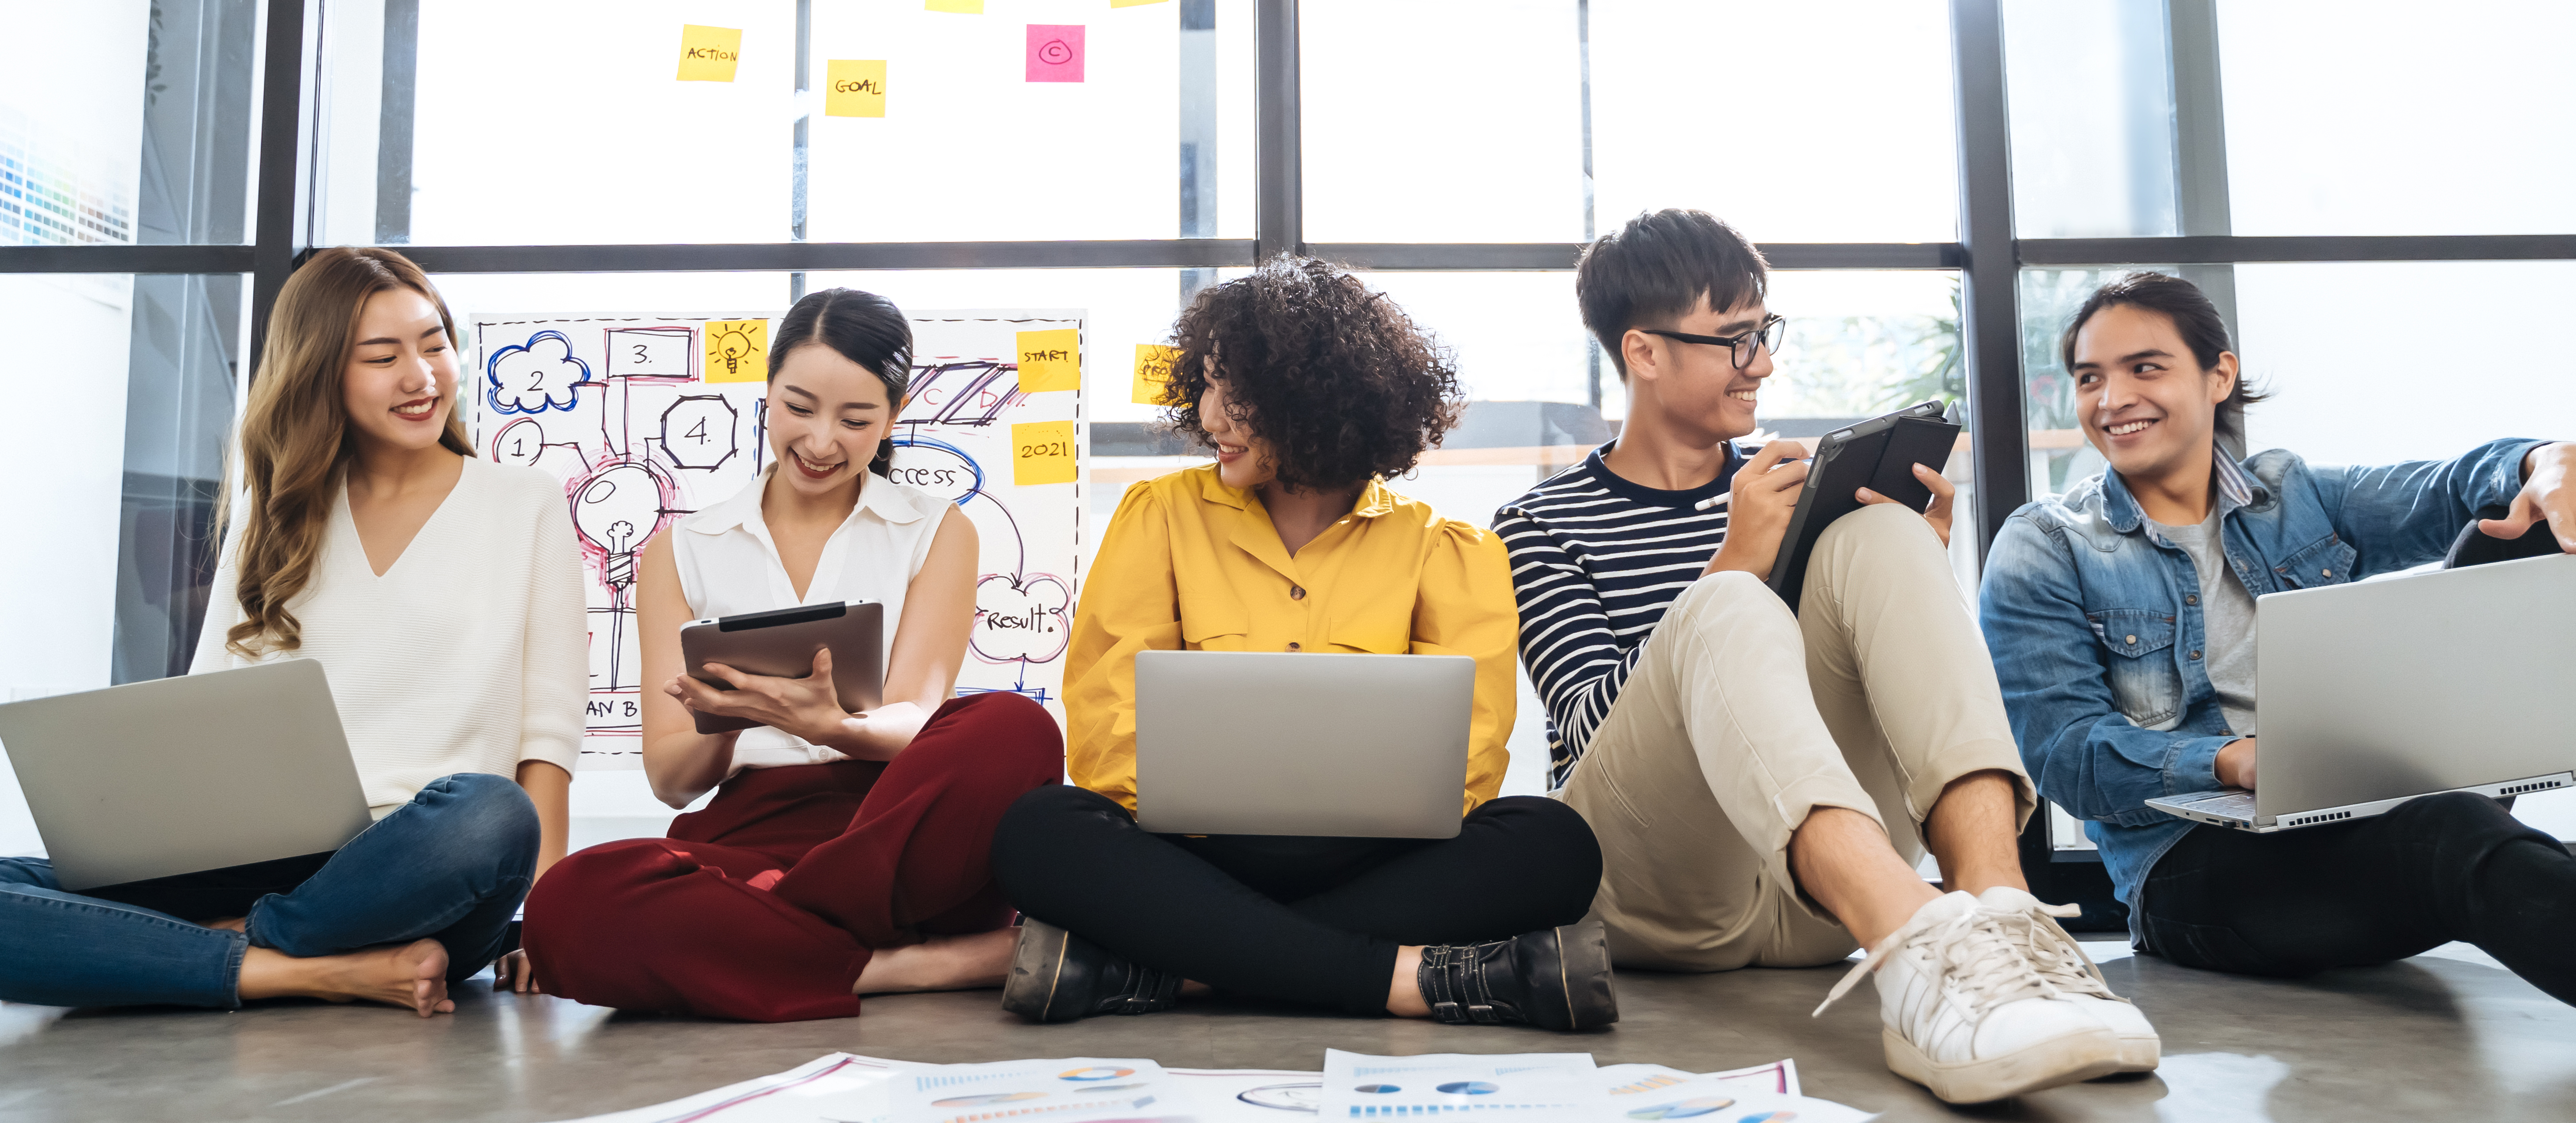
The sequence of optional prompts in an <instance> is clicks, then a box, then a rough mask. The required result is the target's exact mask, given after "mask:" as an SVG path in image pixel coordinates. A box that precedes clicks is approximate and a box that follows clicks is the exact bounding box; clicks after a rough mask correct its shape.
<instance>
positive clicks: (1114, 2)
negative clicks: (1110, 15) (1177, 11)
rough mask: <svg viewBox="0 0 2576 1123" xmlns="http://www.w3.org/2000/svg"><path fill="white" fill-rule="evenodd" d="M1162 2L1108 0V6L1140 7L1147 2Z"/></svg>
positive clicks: (1154, 0)
mask: <svg viewBox="0 0 2576 1123" xmlns="http://www.w3.org/2000/svg"><path fill="white" fill-rule="evenodd" d="M1162 2H1163V0H1109V6H1110V7H1112V8H1140V7H1143V6H1145V5H1147V4H1160V3H1162Z"/></svg>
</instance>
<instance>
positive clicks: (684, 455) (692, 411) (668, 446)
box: [661, 394, 742, 471]
mask: <svg viewBox="0 0 2576 1123" xmlns="http://www.w3.org/2000/svg"><path fill="white" fill-rule="evenodd" d="M741 420H742V417H741V415H740V414H737V413H735V412H734V408H733V403H732V402H728V401H726V400H724V396H723V395H720V394H684V395H682V396H681V397H680V400H679V401H676V402H673V403H671V408H669V409H666V410H663V411H662V438H661V440H662V455H664V456H665V457H668V458H669V459H670V461H671V463H672V464H674V465H677V466H679V467H682V468H697V469H701V470H704V471H713V470H715V469H717V468H720V467H723V466H724V462H725V461H727V460H731V459H733V454H734V453H735V452H736V451H738V446H737V445H736V443H735V441H734V431H735V429H736V427H737V426H738V425H739V424H740V422H741Z"/></svg>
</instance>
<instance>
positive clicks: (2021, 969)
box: [1808, 905, 2125, 1018]
mask: <svg viewBox="0 0 2576 1123" xmlns="http://www.w3.org/2000/svg"><path fill="white" fill-rule="evenodd" d="M2079 911H2081V910H2079V909H2077V908H2076V907H2075V906H2073V905H2041V906H2039V908H2038V909H2037V910H2031V911H2023V910H2002V909H1990V908H1985V907H1983V906H1979V907H1977V908H1974V909H1970V910H1968V911H1966V912H1963V913H1960V914H1958V915H1956V916H1951V917H1948V918H1945V919H1939V920H1923V919H1921V918H1919V917H1918V918H1917V919H1914V920H1910V921H1907V922H1906V924H1905V927H1903V928H1899V929H1897V930H1896V932H1895V934H1893V935H1891V936H1889V937H1888V938H1886V939H1884V940H1881V941H1879V944H1878V948H1877V949H1876V950H1874V951H1872V952H1870V953H1869V955H1868V957H1867V958H1864V959H1862V960H1861V961H1860V963H1859V964H1858V965H1857V966H1854V967H1853V968H1852V969H1851V971H1850V973H1849V974H1846V975H1844V976H1843V978H1842V981H1841V982H1839V983H1836V984H1834V989H1833V992H1832V993H1830V994H1827V995H1826V996H1825V1000H1824V1002H1822V1003H1821V1004H1819V1005H1817V1007H1816V1010H1815V1013H1814V1014H1810V1015H1808V1016H1809V1017H1816V1016H1818V1015H1821V1014H1823V1013H1824V1012H1825V1010H1826V1008H1827V1007H1830V1006H1832V1005H1833V1004H1834V1003H1835V1002H1837V1001H1840V1000H1841V999H1842V996H1844V995H1846V994H1849V993H1851V989H1852V988H1853V987H1855V986H1858V985H1860V981H1861V979H1862V978H1863V977H1865V976H1867V975H1869V974H1870V973H1871V972H1874V971H1876V970H1878V969H1879V968H1880V967H1881V966H1884V965H1885V964H1886V963H1887V961H1888V959H1889V958H1890V957H1891V956H1894V955H1895V954H1896V953H1897V952H1898V951H1899V950H1901V949H1905V948H1910V947H1915V946H1918V945H1921V946H1925V947H1926V948H1927V950H1928V952H1929V954H1930V956H1931V959H1932V964H1933V966H1934V968H1935V969H1936V970H1937V971H1938V972H1939V974H1940V975H1941V976H1942V979H1940V980H1936V981H1935V982H1934V985H1935V986H1936V987H1939V988H1940V989H1943V990H1947V991H1950V992H1952V993H1955V994H1957V995H1958V996H1959V997H1960V998H1961V999H1962V1000H1964V1001H1965V1002H1966V1004H1967V1006H1968V1010H1969V1013H1970V1014H1972V1015H1974V1016H1975V1017H1977V1018H1983V1017H1984V1016H1985V1012H1986V1011H1988V1010H1991V1009H1994V1008H1995V1007H1997V1006H2001V1005H2003V1004H2005V1003H2008V1002H2018V1001H2020V1000H2022V999H2025V998H2059V997H2067V996H2071V995H2078V994H2095V995H2100V996H2101V997H2105V998H2118V997H2119V996H2117V995H2114V994H2112V993H2111V988H2110V986H2109V984H2107V983H2105V982H2104V981H2103V980H2102V977H2101V972H2100V970H2099V969H2098V968H2095V967H2094V966H2093V961H2092V959H2090V958H2089V957H2087V956H2085V954H2084V949H2083V948H2082V947H2080V946H2077V945H2076V944H2075V943H2074V941H2073V940H2072V939H2071V938H2069V937H2068V936H2067V935H2066V934H2065V932H2064V931H2063V930H2061V929H2059V928H2058V927H2057V925H2056V924H2055V923H2053V922H2049V921H2046V920H2045V919H2043V918H2042V916H2040V915H2038V914H2040V913H2044V914H2045V915H2047V916H2074V915H2076V914H2077V913H2078V912H2079ZM2042 929H2045V933H2043V932H2042ZM2077 962H2081V963H2082V967H2080V968H2078V967H2077V966H2075V964H2076V963H2077ZM2123 1001H2125V1000H2123Z"/></svg>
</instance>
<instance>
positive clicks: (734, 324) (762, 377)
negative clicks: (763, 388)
mask: <svg viewBox="0 0 2576 1123" xmlns="http://www.w3.org/2000/svg"><path fill="white" fill-rule="evenodd" d="M706 333H707V355H706V362H705V364H704V365H702V366H700V367H699V368H698V369H700V370H703V371H705V372H706V380H707V381H709V382H766V381H768V379H769V321H767V320H709V321H707V326H706Z"/></svg>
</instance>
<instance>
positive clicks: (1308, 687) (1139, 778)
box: [1136, 651, 1476, 838]
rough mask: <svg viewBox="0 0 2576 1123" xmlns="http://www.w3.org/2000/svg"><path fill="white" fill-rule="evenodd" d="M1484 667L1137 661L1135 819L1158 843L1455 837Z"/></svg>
mask: <svg viewBox="0 0 2576 1123" xmlns="http://www.w3.org/2000/svg"><path fill="white" fill-rule="evenodd" d="M1475 696H1476V661H1475V660H1473V659H1470V658H1468V657H1466V656H1464V655H1327V654H1320V653H1306V652H1296V653H1289V652H1238V651H1140V652H1137V653H1136V823H1137V825H1139V826H1141V827H1144V828H1145V829H1146V830H1149V831H1153V832H1155V833H1157V834H1269V835H1321V836H1337V837H1348V838H1455V837H1457V834H1458V820H1459V809H1460V805H1461V798H1460V797H1461V793H1462V792H1464V790H1465V788H1466V784H1467V727H1468V723H1469V719H1470V715H1471V714H1472V712H1473V711H1474V707H1475Z"/></svg>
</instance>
